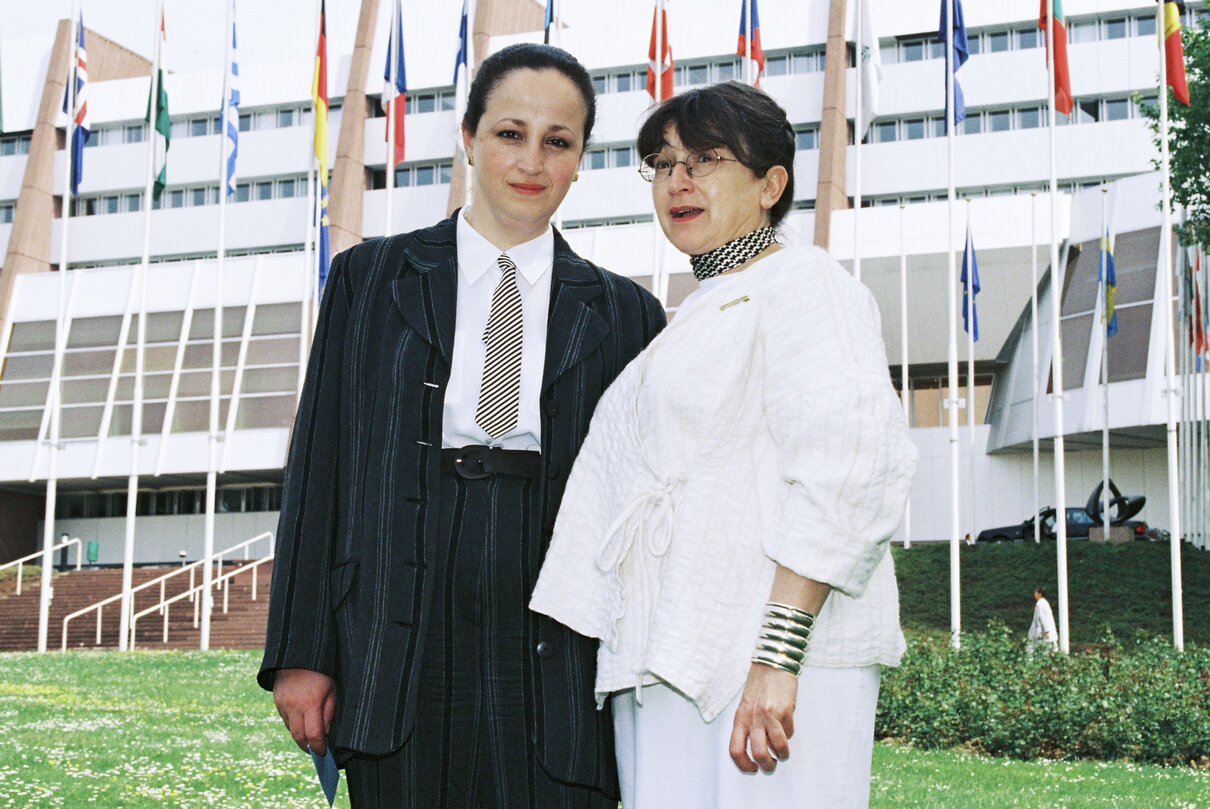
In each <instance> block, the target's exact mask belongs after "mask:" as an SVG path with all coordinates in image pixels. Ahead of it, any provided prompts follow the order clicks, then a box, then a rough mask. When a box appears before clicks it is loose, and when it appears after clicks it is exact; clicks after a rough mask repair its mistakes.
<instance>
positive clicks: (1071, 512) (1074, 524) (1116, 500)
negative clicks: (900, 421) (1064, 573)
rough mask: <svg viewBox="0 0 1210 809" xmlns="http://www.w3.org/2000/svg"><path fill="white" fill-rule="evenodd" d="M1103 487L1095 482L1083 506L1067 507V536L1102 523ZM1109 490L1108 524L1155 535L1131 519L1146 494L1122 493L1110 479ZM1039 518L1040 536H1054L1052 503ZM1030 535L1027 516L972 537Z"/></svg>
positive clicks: (1006, 539)
mask: <svg viewBox="0 0 1210 809" xmlns="http://www.w3.org/2000/svg"><path fill="white" fill-rule="evenodd" d="M1103 489H1104V483H1098V484H1097V486H1096V488H1095V489H1093V490H1092V494H1091V495H1090V496H1089V498H1088V502H1087V504H1085V506H1084V508H1068V509H1067V538H1068V539H1088V533H1089V529H1090V528H1092V527H1093V526H1094V525H1100V524H1101V509H1102V499H1101V492H1102V491H1103ZM1109 491H1110V493H1111V494H1112V495H1113V496H1112V497H1111V498H1110V500H1109V507H1110V508H1111V509H1114V510H1115V511H1116V513H1114V514H1113V516H1112V518H1111V519H1110V523H1109V524H1110V525H1112V526H1120V525H1124V526H1126V527H1127V528H1129V529H1130V534H1131V536H1133V537H1134V538H1135V539H1147V538H1148V537H1150V538H1152V539H1155V538H1158V536H1159V533H1158V531H1155V530H1151V529H1149V528H1148V527H1147V523H1145V522H1143V521H1142V520H1133V519H1131V517H1133V516H1134V515H1136V514H1138V513H1139V512H1140V511H1142V510H1143V506H1144V505H1146V504H1147V498H1146V497H1144V496H1142V495H1132V496H1129V497H1127V496H1123V495H1122V493H1121V492H1120V491H1118V487H1117V486H1115V485H1114V483H1113V481H1112V480H1111V481H1109ZM1038 518H1039V519H1040V520H1041V529H1042V530H1041V532H1040V533H1041V536H1042V538H1043V539H1054V538H1055V536H1056V534H1057V532H1056V529H1055V509H1054V508H1053V507H1048V508H1044V509H1042V510H1041V511H1039V512H1038ZM1033 536H1034V518H1033V517H1027V518H1026V519H1025V521H1024V522H1021V523H1018V524H1017V525H1004V526H1000V527H999V528H987V529H985V530H983V531H980V532H979V536H977V537H976V538H975V541H976V542H1016V541H1020V540H1023V539H1033Z"/></svg>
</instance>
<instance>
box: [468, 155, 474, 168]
mask: <svg viewBox="0 0 1210 809" xmlns="http://www.w3.org/2000/svg"><path fill="white" fill-rule="evenodd" d="M466 165H468V166H473V165H475V157H474V155H467V156H466Z"/></svg>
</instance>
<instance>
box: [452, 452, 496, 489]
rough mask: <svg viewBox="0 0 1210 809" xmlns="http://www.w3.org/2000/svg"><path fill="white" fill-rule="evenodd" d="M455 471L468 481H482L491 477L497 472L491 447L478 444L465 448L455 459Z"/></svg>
mask: <svg viewBox="0 0 1210 809" xmlns="http://www.w3.org/2000/svg"><path fill="white" fill-rule="evenodd" d="M454 469H455V470H457V472H458V474H459V475H460V476H462V477H464V478H466V479H467V480H480V479H482V478H486V477H491V476H492V475H494V474H495V472H496V465H495V463H494V462H493V461H492V454H491V447H485V446H481V445H477V444H472V445H470V446H466V447H463V448H462V449H461V450H459V452H458V457H456V458H455V459H454Z"/></svg>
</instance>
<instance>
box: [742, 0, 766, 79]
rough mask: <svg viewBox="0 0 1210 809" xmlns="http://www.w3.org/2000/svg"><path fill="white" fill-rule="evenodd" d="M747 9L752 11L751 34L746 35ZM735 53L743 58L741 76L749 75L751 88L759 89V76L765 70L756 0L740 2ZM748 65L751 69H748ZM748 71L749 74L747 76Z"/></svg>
mask: <svg viewBox="0 0 1210 809" xmlns="http://www.w3.org/2000/svg"><path fill="white" fill-rule="evenodd" d="M748 9H751V10H752V29H751V30H752V34H751V36H749V34H748ZM735 52H736V53H738V54H739V55H740V56H742V57H743V61H741V63H740V64H742V65H743V66H744V71H743V75H744V77H745V78H746V77H747V76H748V75H751V76H752V77H753V78H752V86H753V87H760V74H761V73H762V72H764V69H765V52H764V50H763V49H762V48H761V46H760V14H759V13H758V12H757V10H756V0H741V2H740V12H739V45H738V46H736V49H735ZM749 64H750V65H751V68H749ZM749 70H750V71H751V74H749Z"/></svg>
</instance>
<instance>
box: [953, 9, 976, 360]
mask: <svg viewBox="0 0 1210 809" xmlns="http://www.w3.org/2000/svg"><path fill="white" fill-rule="evenodd" d="M954 16H957V15H956V14H955V15H954ZM968 279H969V280H968ZM978 294H979V262H978V261H976V260H975V240H974V239H973V238H972V237H971V226H970V224H969V223H968V224H967V226H966V250H965V251H964V252H963V253H962V330H963V331H965V332H968V333H969V334H971V335H972V336H973V339H974V341H975V342H976V343H977V342H979V310H978V308H977V307H976V306H975V296H976V295H978Z"/></svg>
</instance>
